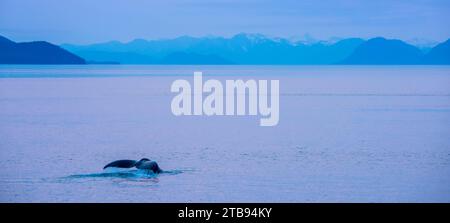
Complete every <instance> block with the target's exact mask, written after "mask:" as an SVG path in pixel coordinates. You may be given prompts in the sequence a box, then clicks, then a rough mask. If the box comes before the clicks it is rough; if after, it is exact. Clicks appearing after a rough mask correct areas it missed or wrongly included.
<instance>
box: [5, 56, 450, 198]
mask: <svg viewBox="0 0 450 223" xmlns="http://www.w3.org/2000/svg"><path fill="white" fill-rule="evenodd" d="M197 70H198V71H203V72H204V79H208V78H214V79H219V80H225V79H237V78H241V79H244V80H245V79H278V80H280V122H279V124H278V125H277V126H275V127H260V126H259V125H258V122H259V117H248V116H243V117H235V116H232V117H230V116H221V117H218V116H212V117H206V116H189V117H188V116H181V117H176V116H174V115H173V114H172V113H171V109H170V102H171V100H172V98H173V96H174V94H173V93H171V92H170V85H171V83H172V81H174V80H175V79H180V78H182V79H187V80H189V81H192V73H193V71H197ZM208 75H209V76H208ZM449 136H450V67H449V66H436V67H433V66H428V67H427V66H399V67H396V66H381V67H370V66H360V67H358V66H356V67H352V66H322V67H320V66H319V67H316V66H118V65H102V66H91V65H88V66H0V157H1V159H0V202H367V201H368V202H387V201H389V202H450V187H449V185H450V137H449ZM142 157H148V158H150V159H153V160H156V161H158V163H159V165H160V166H161V168H162V169H163V170H165V171H166V173H163V174H160V175H157V176H155V175H147V174H145V173H142V172H139V171H134V170H131V171H124V170H108V171H103V170H102V167H103V166H104V165H105V164H107V163H108V162H110V161H113V160H116V159H140V158H142Z"/></svg>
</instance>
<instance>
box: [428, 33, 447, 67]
mask: <svg viewBox="0 0 450 223" xmlns="http://www.w3.org/2000/svg"><path fill="white" fill-rule="evenodd" d="M424 63H425V64H450V39H448V40H447V41H445V42H443V43H440V44H438V45H437V46H435V47H433V48H432V49H431V50H430V51H429V52H428V53H427V55H425V58H424Z"/></svg>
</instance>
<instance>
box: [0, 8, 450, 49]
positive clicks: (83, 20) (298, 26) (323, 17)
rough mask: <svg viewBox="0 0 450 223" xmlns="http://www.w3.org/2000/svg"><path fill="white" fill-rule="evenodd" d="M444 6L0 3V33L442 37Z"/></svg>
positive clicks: (448, 32) (449, 14)
mask: <svg viewBox="0 0 450 223" xmlns="http://www.w3.org/2000/svg"><path fill="white" fill-rule="evenodd" d="M449 18H450V1H447V0H409V1H406V0H398V1H394V0H379V1H373V0H342V1H336V0H334V1H332V0H321V1H313V0H307V1H295V0H287V1H280V0H278V1H275V0H273V1H264V0H260V1H258V0H247V1H245V0H231V1H224V0H220V1H208V0H200V1H193V0H184V1H182V0H164V1H163V0H161V1H144V0H127V1H126V0H121V1H119V0H94V1H92V0H91V1H89V0H77V1H69V0H66V1H64V0H0V35H5V36H7V37H9V38H11V39H13V40H17V41H27V40H48V41H51V42H54V43H93V42H100V41H108V40H120V41H129V40H132V39H134V38H145V39H159V38H171V37H176V36H181V35H191V36H205V35H215V36H231V35H234V34H236V33H241V32H246V33H262V34H265V35H269V36H276V37H288V38H289V37H296V36H297V37H299V36H303V35H305V34H309V35H311V36H313V37H315V38H318V39H328V38H330V37H362V38H369V37H375V36H384V37H387V38H400V39H404V40H411V39H415V38H419V39H429V40H436V41H443V40H446V39H448V38H449V37H450V28H449V27H450V25H449V21H450V20H449Z"/></svg>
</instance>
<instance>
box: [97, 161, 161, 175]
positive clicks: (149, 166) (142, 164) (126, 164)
mask: <svg viewBox="0 0 450 223" xmlns="http://www.w3.org/2000/svg"><path fill="white" fill-rule="evenodd" d="M109 167H117V168H133V167H136V169H140V170H148V171H153V173H161V172H162V170H161V168H159V166H158V163H156V161H153V160H150V159H147V158H142V159H140V160H139V161H136V160H116V161H113V162H111V163H108V164H107V165H106V166H104V167H103V169H106V168H109Z"/></svg>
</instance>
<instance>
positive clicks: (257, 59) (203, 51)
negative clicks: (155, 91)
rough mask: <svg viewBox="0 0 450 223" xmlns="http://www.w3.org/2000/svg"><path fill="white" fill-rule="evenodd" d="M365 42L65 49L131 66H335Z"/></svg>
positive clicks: (179, 41)
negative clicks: (188, 56)
mask: <svg viewBox="0 0 450 223" xmlns="http://www.w3.org/2000/svg"><path fill="white" fill-rule="evenodd" d="M363 42H364V41H363V40H362V39H358V38H351V39H344V40H341V41H338V42H336V43H325V42H317V43H314V44H304V43H301V42H291V41H288V40H286V39H272V38H267V37H265V36H263V35H260V34H244V33H241V34H238V35H235V36H233V37H232V38H223V37H204V38H195V37H189V36H181V37H178V38H175V39H165V40H143V39H136V40H133V41H131V42H128V43H120V42H117V41H112V42H106V43H99V44H92V45H84V46H83V45H81V46H79V45H71V44H64V45H62V47H63V48H65V49H67V50H69V51H71V52H73V53H75V54H77V55H80V56H82V57H84V58H86V59H87V60H92V61H117V62H120V63H131V64H333V63H337V62H339V61H341V60H343V59H345V58H346V57H347V56H349V55H350V54H351V53H352V52H353V50H354V49H355V48H356V47H357V46H358V45H359V44H361V43H363ZM187 55H190V56H192V57H193V58H192V59H189V58H187Z"/></svg>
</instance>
